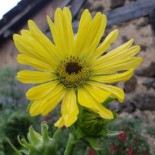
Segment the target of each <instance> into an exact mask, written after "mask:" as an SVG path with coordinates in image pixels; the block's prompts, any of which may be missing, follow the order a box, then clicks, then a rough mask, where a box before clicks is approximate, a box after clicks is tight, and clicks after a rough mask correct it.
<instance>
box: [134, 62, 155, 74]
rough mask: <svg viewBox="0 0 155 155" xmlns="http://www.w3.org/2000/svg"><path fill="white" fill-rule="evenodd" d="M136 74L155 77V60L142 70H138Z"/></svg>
mask: <svg viewBox="0 0 155 155" xmlns="http://www.w3.org/2000/svg"><path fill="white" fill-rule="evenodd" d="M136 74H137V75H139V76H143V77H155V62H151V64H150V65H149V66H148V67H146V68H144V69H141V70H137V71H136Z"/></svg>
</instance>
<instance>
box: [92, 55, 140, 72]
mask: <svg viewBox="0 0 155 155" xmlns="http://www.w3.org/2000/svg"><path fill="white" fill-rule="evenodd" d="M142 61H143V59H142V58H141V57H133V58H126V59H122V60H120V61H118V62H117V61H116V63H112V64H111V65H110V64H109V65H107V66H104V67H102V68H98V67H94V73H93V74H95V75H97V74H99V75H103V74H113V73H115V72H117V71H124V70H129V69H134V68H136V67H138V66H139V65H140V64H141V63H142Z"/></svg>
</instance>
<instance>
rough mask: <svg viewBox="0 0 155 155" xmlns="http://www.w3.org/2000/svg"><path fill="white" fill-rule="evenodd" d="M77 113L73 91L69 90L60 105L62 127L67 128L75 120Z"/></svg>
mask: <svg viewBox="0 0 155 155" xmlns="http://www.w3.org/2000/svg"><path fill="white" fill-rule="evenodd" d="M78 113H79V110H78V106H77V101H76V95H75V90H74V89H70V90H68V91H67V92H66V94H65V96H64V98H63V102H62V105H61V114H62V117H63V119H64V125H65V126H67V127H69V126H71V125H72V124H73V123H74V122H75V121H76V120H77V115H78Z"/></svg>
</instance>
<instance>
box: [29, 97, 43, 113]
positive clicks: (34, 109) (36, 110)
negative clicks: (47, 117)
mask: <svg viewBox="0 0 155 155" xmlns="http://www.w3.org/2000/svg"><path fill="white" fill-rule="evenodd" d="M40 105H41V103H40V101H38V100H35V101H33V103H32V104H31V106H30V109H29V113H30V115H31V116H37V115H39V114H40V113H41V111H40Z"/></svg>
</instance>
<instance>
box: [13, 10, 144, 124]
mask: <svg viewBox="0 0 155 155" xmlns="http://www.w3.org/2000/svg"><path fill="white" fill-rule="evenodd" d="M47 21H48V24H49V27H50V30H51V33H52V37H53V41H50V40H49V39H48V38H47V37H46V36H45V35H44V34H43V33H42V32H41V31H40V30H39V28H38V27H37V26H36V25H35V23H34V22H33V21H32V20H29V21H28V27H29V30H22V31H21V35H17V34H15V35H14V36H13V38H14V42H15V45H16V47H17V49H18V50H19V52H20V54H19V55H18V57H17V60H18V62H19V63H21V64H25V65H29V66H31V67H33V68H35V69H36V70H38V71H30V70H24V71H20V72H18V75H17V79H18V80H19V81H21V82H23V83H32V84H40V85H38V86H35V87H33V88H31V89H29V90H28V92H27V93H26V97H27V99H29V100H31V101H32V104H31V106H30V109H29V112H30V114H31V115H32V116H36V115H39V114H42V115H43V116H45V115H47V114H48V113H49V112H51V111H52V110H53V109H54V108H55V107H56V106H57V105H58V103H59V102H61V101H62V104H61V118H60V119H59V120H58V122H56V123H55V126H58V127H62V126H63V125H65V126H67V127H69V126H71V125H72V124H73V123H74V122H75V121H76V120H77V117H78V113H79V109H78V106H79V105H81V106H83V107H86V108H88V109H90V110H92V111H93V112H95V113H97V114H98V115H99V116H100V117H102V118H105V119H113V114H112V112H111V111H110V110H108V109H106V108H105V107H104V106H102V104H101V103H103V102H104V101H105V100H106V99H107V98H108V97H113V98H116V99H118V100H119V101H120V102H122V101H123V99H124V92H123V90H122V89H120V88H118V87H115V86H112V85H109V84H112V83H115V82H119V81H126V80H128V79H129V78H130V77H131V76H132V74H133V71H134V68H135V67H137V66H138V65H139V64H140V63H141V62H142V58H140V57H134V56H135V55H136V54H137V53H138V52H139V50H140V47H139V46H132V43H133V40H130V41H128V42H126V43H124V44H123V45H121V46H119V47H117V48H116V49H114V50H112V51H110V52H108V53H107V54H106V53H105V52H106V51H107V49H108V48H109V47H110V45H111V44H112V43H113V42H114V41H115V39H116V38H117V35H118V30H114V31H112V32H111V33H110V34H109V35H108V36H107V37H106V38H105V40H104V41H103V42H102V43H101V44H100V45H99V43H100V40H101V37H102V35H103V33H104V30H105V27H106V16H105V15H104V14H102V13H97V14H96V15H95V17H94V18H92V17H91V15H90V12H89V11H88V10H87V9H86V10H85V11H84V12H83V13H82V16H81V19H80V23H79V28H78V31H77V34H76V35H75V36H74V33H73V29H72V15H71V12H70V10H69V9H68V8H66V7H65V8H64V9H63V10H61V9H60V8H58V9H57V10H56V12H55V15H54V22H52V21H51V19H50V18H49V17H47Z"/></svg>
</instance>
